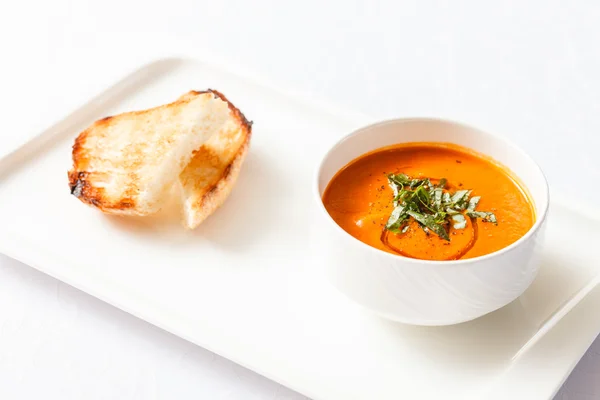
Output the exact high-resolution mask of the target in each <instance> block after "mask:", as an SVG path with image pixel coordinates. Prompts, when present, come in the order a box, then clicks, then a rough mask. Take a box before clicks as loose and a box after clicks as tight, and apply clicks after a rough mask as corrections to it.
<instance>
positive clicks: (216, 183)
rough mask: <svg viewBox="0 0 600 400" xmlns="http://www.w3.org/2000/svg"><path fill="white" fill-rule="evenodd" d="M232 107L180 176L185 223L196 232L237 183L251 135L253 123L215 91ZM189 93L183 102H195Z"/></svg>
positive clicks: (194, 94)
mask: <svg viewBox="0 0 600 400" xmlns="http://www.w3.org/2000/svg"><path fill="white" fill-rule="evenodd" d="M212 92H213V93H215V95H217V96H219V97H220V98H221V99H222V100H223V101H226V102H227V104H228V105H229V110H230V116H229V119H228V121H227V123H226V124H225V125H223V126H222V127H221V129H220V130H219V131H218V132H217V133H215V134H214V135H213V136H212V137H211V138H210V139H209V140H208V141H207V142H206V143H204V145H202V147H200V148H199V149H198V151H197V152H196V153H195V154H194V157H193V158H192V161H191V162H190V164H189V165H188V166H187V167H186V168H185V170H184V171H183V172H182V173H181V174H180V175H179V184H180V186H181V195H182V204H183V223H184V225H185V226H186V227H187V228H189V229H194V228H196V227H197V226H198V225H200V223H201V222H202V221H204V220H205V219H206V218H207V217H208V216H209V215H210V214H212V213H213V212H214V211H215V210H216V209H217V208H219V207H220V206H221V205H222V204H223V202H225V199H226V198H227V196H229V193H230V192H231V190H232V188H233V186H234V184H235V181H236V180H237V177H238V174H239V172H240V168H241V166H242V163H243V161H244V158H245V157H246V153H247V151H248V148H249V145H250V137H251V135H252V123H251V122H249V121H248V120H247V119H246V117H244V115H243V114H242V113H241V112H240V110H238V109H237V108H236V107H235V106H234V105H233V104H232V103H231V102H229V101H228V100H227V99H226V98H225V96H223V95H222V94H221V93H219V92H217V91H212ZM198 95H199V93H198V92H193V91H192V92H189V93H187V94H186V95H184V96H183V97H181V98H180V99H187V98H193V97H195V96H198Z"/></svg>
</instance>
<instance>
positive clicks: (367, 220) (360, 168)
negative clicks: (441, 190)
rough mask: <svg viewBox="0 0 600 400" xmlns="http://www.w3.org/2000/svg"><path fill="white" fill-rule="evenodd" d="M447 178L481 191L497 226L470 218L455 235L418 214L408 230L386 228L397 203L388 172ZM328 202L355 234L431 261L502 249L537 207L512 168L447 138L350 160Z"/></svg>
mask: <svg viewBox="0 0 600 400" xmlns="http://www.w3.org/2000/svg"><path fill="white" fill-rule="evenodd" d="M391 173H394V174H399V173H403V174H406V175H408V176H409V177H411V178H419V179H422V178H430V179H431V180H432V182H435V181H438V180H439V179H442V178H446V179H447V182H448V187H449V188H452V190H462V189H469V190H472V192H471V194H470V196H480V197H481V199H480V201H479V204H478V205H477V210H485V211H489V212H493V213H494V214H495V217H496V219H497V224H494V223H491V222H489V221H487V222H486V221H483V220H481V219H475V218H466V222H467V223H466V227H465V228H464V229H453V228H452V227H451V226H450V227H449V228H448V229H447V231H448V236H449V238H450V240H444V239H442V238H441V237H439V236H438V235H435V234H432V233H431V232H428V231H427V230H424V229H421V227H420V225H419V223H418V222H417V221H415V220H414V219H410V220H409V221H407V223H406V225H407V226H408V227H407V228H406V229H404V231H405V232H396V233H392V232H391V231H387V230H386V229H385V225H386V222H387V221H388V218H389V217H390V214H391V212H392V210H393V209H394V204H393V200H394V193H393V191H392V188H391V187H390V185H389V183H388V178H387V177H388V175H389V174H391ZM323 203H324V205H325V208H326V209H327V211H328V212H329V214H330V215H331V217H332V218H333V219H334V221H335V222H336V223H337V224H338V225H339V226H340V227H342V228H343V229H344V230H345V231H346V232H348V233H349V234H350V235H352V236H354V237H355V238H357V239H358V240H360V241H362V242H364V243H366V244H368V245H370V246H372V247H375V248H377V249H380V250H384V251H387V252H390V253H392V254H399V255H403V256H407V257H412V258H418V259H424V260H455V259H466V258H473V257H479V256H482V255H485V254H489V253H493V252H495V251H498V250H500V249H502V248H504V247H506V246H508V245H510V244H511V243H513V242H515V241H517V240H518V239H519V238H520V237H522V236H523V235H524V234H525V233H526V232H527V231H528V230H529V229H530V228H531V227H532V225H533V224H534V221H535V213H534V209H533V207H532V204H531V202H530V201H529V198H528V196H527V195H526V193H525V190H524V189H523V188H522V187H521V186H520V185H519V184H518V183H517V181H516V180H515V179H514V178H513V177H512V176H511V173H510V171H508V170H507V169H505V168H504V167H502V166H500V165H498V164H497V163H495V162H494V161H493V160H491V159H489V158H486V157H485V156H482V155H480V154H477V153H475V152H474V151H472V150H469V149H466V148H463V147H460V146H457V145H452V144H442V143H410V144H402V145H397V146H392V147H386V148H383V149H379V150H376V151H374V152H371V153H369V154H366V155H364V156H361V157H359V158H358V159H356V160H354V161H352V162H350V163H349V164H348V165H346V166H345V167H344V168H342V170H340V171H339V172H338V173H337V174H336V175H335V176H334V177H333V179H332V180H331V182H329V185H328V186H327V188H326V190H325V193H324V194H323Z"/></svg>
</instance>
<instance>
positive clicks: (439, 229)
mask: <svg viewBox="0 0 600 400" xmlns="http://www.w3.org/2000/svg"><path fill="white" fill-rule="evenodd" d="M406 213H407V214H408V215H410V216H411V217H413V218H414V219H415V220H416V221H417V222H418V223H420V224H421V225H423V226H424V227H426V228H428V229H429V230H431V231H432V232H433V233H435V234H436V235H438V236H439V237H441V238H442V239H444V240H448V241H449V240H450V237H449V236H448V232H446V229H444V227H443V226H442V225H440V224H437V223H436V222H435V219H434V217H433V216H431V215H424V214H419V213H417V212H414V211H407V212H406Z"/></svg>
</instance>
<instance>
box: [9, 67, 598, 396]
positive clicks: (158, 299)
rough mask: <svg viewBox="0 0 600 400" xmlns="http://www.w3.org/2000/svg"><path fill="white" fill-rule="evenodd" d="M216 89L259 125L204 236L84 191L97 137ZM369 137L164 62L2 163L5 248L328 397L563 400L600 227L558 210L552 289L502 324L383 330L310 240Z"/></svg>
mask: <svg viewBox="0 0 600 400" xmlns="http://www.w3.org/2000/svg"><path fill="white" fill-rule="evenodd" d="M207 87H210V88H216V89H219V90H221V91H222V92H224V93H225V94H226V95H227V96H228V97H229V98H230V99H231V100H232V101H233V102H234V103H235V104H236V105H238V106H239V107H240V108H241V109H242V110H243V111H244V113H245V114H246V116H247V117H248V118H249V119H252V120H253V121H254V122H255V125H254V134H253V139H252V140H253V141H252V146H251V151H250V153H249V156H248V158H247V160H246V163H245V165H244V167H243V169H242V173H241V175H240V178H239V181H238V184H237V186H236V187H235V189H234V191H233V193H232V195H231V197H230V198H229V199H228V201H227V202H226V204H225V205H224V206H223V207H222V208H221V209H220V210H218V211H217V212H216V213H215V214H214V215H213V216H211V217H210V218H209V219H208V220H207V221H206V222H205V223H204V224H202V225H201V226H200V227H199V228H198V229H197V230H196V231H193V232H187V231H185V230H184V229H183V228H182V227H181V225H180V222H179V216H178V214H177V211H176V210H166V211H165V212H162V213H161V214H159V215H157V216H155V217H151V218H145V219H134V218H122V217H110V216H105V215H102V214H101V213H99V212H97V211H96V210H93V209H91V208H89V207H86V206H84V205H83V204H81V203H80V202H79V201H78V200H77V199H75V198H74V197H73V196H71V195H70V194H69V190H68V185H67V175H66V171H67V170H68V169H69V167H70V164H71V154H70V151H71V145H72V143H73V140H74V138H75V137H76V135H77V134H78V133H79V132H80V131H81V130H82V129H83V128H84V127H85V126H87V125H88V124H90V123H91V122H92V121H93V120H95V119H98V118H101V117H104V116H107V115H111V114H115V113H118V112H122V111H126V110H132V109H141V108H146V107H150V106H154V105H158V104H163V103H166V102H169V101H172V100H174V99H176V98H177V97H178V96H179V95H181V94H183V93H184V92H186V91H188V90H190V89H205V88H207ZM356 127H357V126H356V122H354V123H351V122H348V121H347V120H345V119H343V118H341V117H339V116H335V115H332V114H330V113H328V112H326V111H324V110H322V109H319V108H317V107H314V106H311V105H310V104H308V103H303V102H301V101H299V100H296V99H294V98H290V97H288V96H285V95H283V94H281V93H279V92H277V91H274V90H272V89H268V88H266V87H264V86H261V85H259V84H256V83H253V82H252V81H250V80H247V79H245V78H242V77H240V76H237V75H234V74H231V73H229V72H226V71H224V70H222V69H220V68H216V67H212V66H210V65H208V64H206V63H203V62H200V61H194V60H189V59H178V58H170V59H163V60H159V61H156V62H154V63H151V64H149V65H146V66H144V67H143V68H141V69H140V70H138V71H136V72H134V73H133V74H131V75H130V76H128V77H127V78H125V79H124V80H123V81H121V82H120V83H118V84H116V85H115V86H114V87H112V88H110V89H109V90H107V91H106V92H105V93H104V94H102V95H101V96H99V97H98V98H96V99H94V100H92V101H91V102H90V103H88V104H86V105H84V106H83V107H82V108H81V109H79V110H78V111H76V112H75V113H73V114H72V115H71V116H69V117H68V118H66V119H65V120H64V121H62V122H60V123H59V124H57V125H56V126H54V127H52V128H50V129H48V130H47V131H46V132H44V133H42V134H41V135H40V136H38V137H37V138H36V139H34V140H33V141H32V142H30V143H28V144H26V145H25V146H23V147H21V148H20V149H18V150H16V151H15V152H14V153H12V154H10V155H9V156H7V157H5V158H4V159H2V160H0V221H1V223H0V251H2V252H3V253H6V254H8V255H10V256H12V257H14V258H16V259H19V260H21V261H23V262H25V263H27V264H29V265H31V266H33V267H35V268H38V269H39V270H41V271H43V272H46V273H48V274H50V275H52V276H54V277H56V278H58V279H60V280H63V281H65V282H67V283H69V284H71V285H73V286H75V287H77V288H79V289H81V290H83V291H85V292H88V293H90V294H92V295H94V296H97V297H99V298H101V299H103V300H105V301H107V302H109V303H111V304H113V305H115V306H117V307H119V308H121V309H123V310H126V311H128V312H130V313H132V314H133V315H136V316H138V317H140V318H142V319H145V320H147V321H149V322H151V323H153V324H155V325H158V326H160V327H162V328H164V329H166V330H168V331H170V332H173V333H174V334H176V335H179V336H181V337H183V338H186V339H188V340H190V341H192V342H194V343H196V344H198V345H200V346H203V347H205V348H207V349H209V350H212V351H214V352H216V353H218V354H221V355H223V356H225V357H227V358H230V359H232V360H234V361H236V362H238V363H240V364H242V365H244V366H247V367H248V368H250V369H253V370H255V371H257V372H259V373H261V374H264V375H265V376H267V377H269V378H272V379H274V380H276V381H279V382H281V383H283V384H284V385H287V386H289V387H291V388H293V389H295V390H297V391H299V392H301V393H304V394H306V395H308V396H310V397H313V398H315V399H345V400H347V399H365V400H366V399H378V400H384V399H399V398H406V399H411V398H431V399H440V398H460V399H467V398H483V397H486V398H489V397H492V396H498V397H503V398H516V397H519V398H523V395H525V398H536V399H537V398H551V397H552V395H553V394H554V393H555V391H556V390H557V389H558V388H559V387H560V385H561V383H562V381H563V380H564V379H565V377H566V376H567V375H568V374H569V372H570V371H571V369H572V368H573V366H574V365H575V363H576V362H577V361H578V360H579V358H580V357H581V355H582V354H583V352H584V351H585V349H587V347H588V346H589V344H590V343H591V342H592V340H593V339H594V337H595V336H596V334H597V333H598V331H599V330H600V313H598V312H597V311H596V312H591V311H590V310H592V309H593V307H595V306H598V305H599V304H600V296H599V295H598V293H597V291H594V290H589V289H591V288H592V286H593V282H595V280H594V279H595V277H596V276H597V274H598V270H599V269H600V263H599V262H598V258H597V256H596V253H595V252H596V248H595V247H597V246H598V244H599V243H600V228H599V226H600V224H599V223H598V221H597V220H591V219H590V218H588V217H584V216H583V215H582V214H578V213H576V212H574V211H571V210H570V209H568V208H566V207H564V206H561V205H560V204H557V203H553V205H552V207H551V214H550V222H549V226H548V234H547V245H546V250H545V256H544V260H543V268H542V269H541V272H540V275H539V277H538V278H537V279H536V280H535V282H534V283H533V285H532V286H531V288H530V289H529V290H527V292H526V293H525V294H524V295H523V296H522V297H521V298H519V299H518V300H516V301H515V302H513V303H511V304H510V305H508V306H507V307H504V308H503V309H501V310H499V311H497V312H494V313H492V314H490V315H487V316H485V317H483V318H480V319H478V320H475V321H472V322H469V323H465V324H461V325H456V326H449V327H441V328H432V327H429V328H424V327H412V326H404V325H400V324H396V323H391V322H388V321H384V320H381V319H379V318H377V317H374V316H372V315H370V314H368V313H366V312H364V311H362V310H361V309H360V308H358V307H357V306H355V305H354V304H352V303H350V302H349V301H347V300H346V299H345V298H343V297H342V296H341V295H339V294H338V293H337V292H335V291H334V290H333V289H332V288H330V287H329V286H328V285H327V283H326V282H324V280H323V277H322V276H321V274H320V269H319V260H320V258H319V254H316V253H315V252H314V251H313V250H312V246H311V242H310V237H311V234H310V230H311V225H312V224H311V223H310V221H311V219H312V218H313V217H314V215H313V210H314V207H313V200H312V195H311V190H310V188H311V185H310V183H311V177H312V172H313V168H314V166H315V163H316V161H317V159H318V157H319V155H320V154H321V153H322V151H323V150H324V149H325V148H326V147H327V145H328V144H330V143H331V142H332V141H333V140H335V139H337V138H339V137H340V135H342V134H344V133H346V132H348V131H349V130H351V129H353V128H356ZM582 290H583V291H582ZM574 296H575V297H574ZM580 300H582V301H580ZM575 305H577V306H576V307H575V308H574V309H573V310H572V311H571V312H570V313H569V314H568V315H566V316H565V317H564V318H562V317H563V316H564V315H565V314H566V311H568V310H569V309H571V308H572V307H573V306H575ZM553 316H554V318H553V319H552V317H553ZM561 318H562V320H560V319H561ZM549 319H550V321H551V323H550V324H544V323H545V322H546V321H548V320H549ZM559 320H560V321H559ZM557 322H558V324H556V323H557ZM549 328H552V329H549ZM546 331H549V332H548V333H547V334H546V335H545V336H543V338H541V339H540V340H538V338H539V337H540V336H542V335H541V334H542V333H546ZM526 344H527V346H526ZM524 346H525V347H524Z"/></svg>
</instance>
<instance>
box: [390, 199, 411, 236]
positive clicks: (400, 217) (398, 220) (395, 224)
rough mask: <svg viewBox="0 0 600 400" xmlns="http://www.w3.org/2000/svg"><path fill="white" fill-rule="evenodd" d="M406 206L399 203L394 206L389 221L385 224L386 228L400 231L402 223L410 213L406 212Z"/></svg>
mask: <svg viewBox="0 0 600 400" xmlns="http://www.w3.org/2000/svg"><path fill="white" fill-rule="evenodd" d="M405 210H406V207H404V206H402V205H399V206H397V207H396V208H394V211H392V214H391V215H390V218H388V221H387V223H386V224H385V228H386V229H387V230H389V231H392V232H396V233H397V232H398V231H400V228H401V227H402V224H404V222H405V221H406V220H407V219H408V215H406V213H405Z"/></svg>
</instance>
